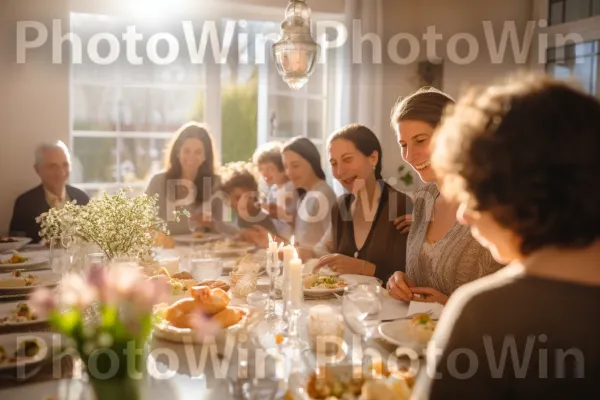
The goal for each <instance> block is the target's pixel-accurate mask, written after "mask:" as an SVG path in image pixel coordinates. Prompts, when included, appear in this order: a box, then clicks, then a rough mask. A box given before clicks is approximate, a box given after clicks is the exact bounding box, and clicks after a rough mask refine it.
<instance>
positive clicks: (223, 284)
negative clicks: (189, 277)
mask: <svg viewBox="0 0 600 400" xmlns="http://www.w3.org/2000/svg"><path fill="white" fill-rule="evenodd" d="M199 285H200V286H208V287H209V288H211V289H216V288H219V289H223V291H225V292H227V291H228V290H229V285H228V284H227V282H223V281H219V280H212V279H211V280H204V281H201V282H200V283H199Z"/></svg>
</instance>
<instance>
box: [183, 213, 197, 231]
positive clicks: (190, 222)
mask: <svg viewBox="0 0 600 400" xmlns="http://www.w3.org/2000/svg"><path fill="white" fill-rule="evenodd" d="M186 218H187V220H188V228H189V229H190V232H191V233H192V234H194V233H196V230H197V229H198V222H197V221H196V218H194V216H193V215H190V216H189V217H186Z"/></svg>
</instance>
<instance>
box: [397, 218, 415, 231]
mask: <svg viewBox="0 0 600 400" xmlns="http://www.w3.org/2000/svg"><path fill="white" fill-rule="evenodd" d="M411 225H412V214H404V215H401V216H399V217H398V218H396V219H395V220H394V226H395V227H396V229H397V230H399V231H400V232H402V233H408V232H409V231H410V226H411Z"/></svg>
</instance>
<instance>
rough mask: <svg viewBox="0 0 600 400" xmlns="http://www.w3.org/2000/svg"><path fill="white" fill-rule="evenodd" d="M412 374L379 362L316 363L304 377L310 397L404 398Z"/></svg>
mask: <svg viewBox="0 0 600 400" xmlns="http://www.w3.org/2000/svg"><path fill="white" fill-rule="evenodd" d="M413 386H414V374H413V373H411V372H409V371H408V369H404V368H402V369H397V370H395V371H393V372H392V371H389V370H388V369H387V368H386V367H384V366H383V365H382V364H381V363H372V364H369V363H367V364H366V365H359V366H354V365H347V364H346V365H344V364H342V365H332V366H325V367H318V368H317V369H316V371H315V372H313V373H312V374H311V375H310V376H309V378H308V379H307V381H306V387H305V389H306V394H307V395H308V397H309V398H310V399H313V400H325V399H327V400H338V399H339V400H381V399H394V400H408V399H409V398H410V396H411V393H412V388H413Z"/></svg>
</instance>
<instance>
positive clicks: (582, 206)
mask: <svg viewBox="0 0 600 400" xmlns="http://www.w3.org/2000/svg"><path fill="white" fill-rule="evenodd" d="M435 142H436V144H435V147H434V150H433V157H432V165H433V168H434V170H435V172H436V174H437V176H438V177H439V178H440V182H441V190H442V193H444V195H445V196H447V197H448V198H451V199H454V200H456V201H459V202H460V203H461V206H460V208H459V212H458V217H459V219H460V220H461V221H462V222H463V223H466V224H468V225H470V226H471V231H472V233H473V236H475V238H476V239H477V240H478V241H479V242H481V243H482V245H484V246H486V247H488V248H489V249H490V251H491V252H492V254H493V255H494V258H496V259H497V260H498V261H499V262H503V263H505V262H510V263H511V264H510V265H509V266H507V267H505V268H504V269H502V270H500V271H499V272H497V273H495V274H493V275H490V276H488V277H485V278H483V279H480V280H478V281H475V282H472V283H470V284H468V285H465V286H464V287H461V288H460V289H458V290H457V291H456V292H455V294H453V295H452V296H451V297H450V301H449V302H448V305H447V306H446V309H445V310H444V313H443V315H442V318H441V320H440V322H439V325H438V326H437V329H436V332H435V334H434V337H433V340H432V342H431V343H430V346H429V348H428V354H427V355H428V358H427V363H428V364H429V365H428V371H427V372H426V373H423V374H422V375H421V376H420V377H419V379H418V381H417V385H416V388H415V391H414V393H413V395H414V396H413V398H416V399H426V398H431V399H461V398H462V399H467V398H469V399H471V398H472V399H490V398H493V399H533V398H539V399H576V398H590V399H592V398H600V384H599V382H598V377H600V340H599V338H600V313H599V312H598V305H599V304H600V207H599V206H598V205H599V204H600V191H599V190H598V176H600V164H599V163H598V151H599V149H600V103H599V102H598V100H596V99H594V98H593V97H591V96H589V95H586V94H583V93H580V92H578V91H576V90H574V89H572V88H570V87H568V86H566V85H565V84H564V83H559V82H556V81H553V80H550V79H548V78H542V77H538V78H535V77H528V78H521V79H520V80H515V81H513V82H509V83H507V84H505V85H501V86H495V87H491V88H488V89H486V90H483V91H482V92H479V91H471V92H470V93H468V94H467V95H466V96H465V97H464V98H463V99H462V100H461V101H460V102H459V103H458V105H457V107H456V108H455V110H454V111H453V113H452V114H451V115H450V116H449V118H447V119H446V120H445V122H444V123H443V125H442V127H441V128H440V129H439V130H438V132H437V134H436V138H435ZM434 373H435V374H437V376H436V375H434ZM434 376H435V378H434Z"/></svg>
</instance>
